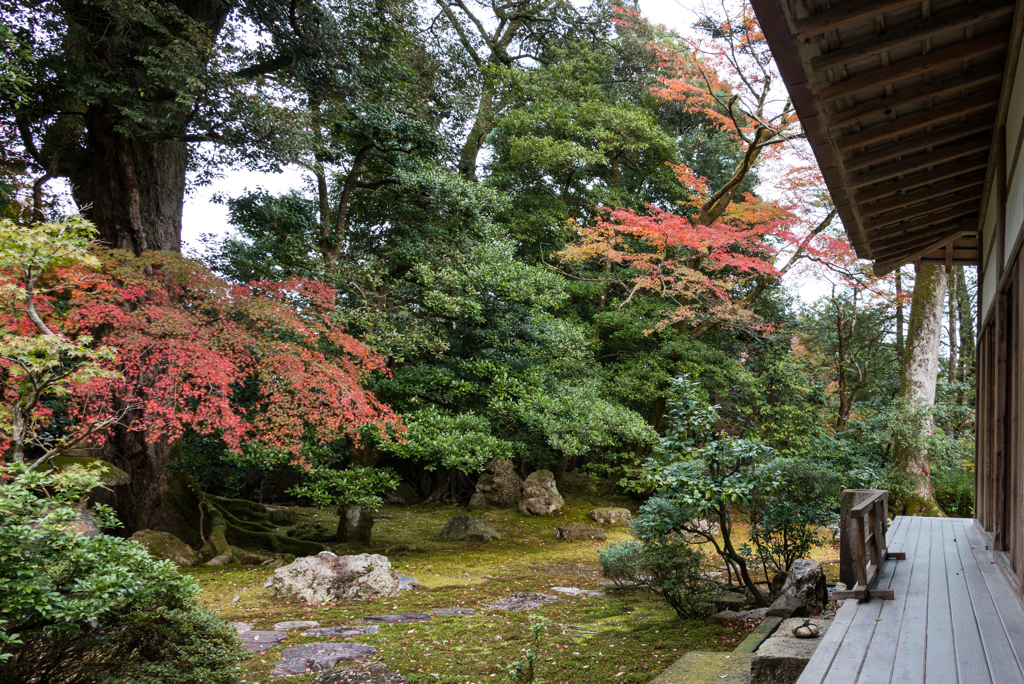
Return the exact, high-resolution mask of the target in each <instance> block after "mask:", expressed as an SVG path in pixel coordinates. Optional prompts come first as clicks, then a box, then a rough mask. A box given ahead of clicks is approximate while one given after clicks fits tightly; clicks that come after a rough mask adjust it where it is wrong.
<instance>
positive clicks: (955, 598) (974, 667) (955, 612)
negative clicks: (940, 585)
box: [937, 521, 1002, 684]
mask: <svg viewBox="0 0 1024 684" xmlns="http://www.w3.org/2000/svg"><path fill="white" fill-rule="evenodd" d="M937 527H939V528H940V529H941V530H942V554H943V557H944V559H945V564H946V586H947V587H948V589H949V612H950V618H951V621H952V623H953V648H954V650H955V654H956V668H957V677H958V678H959V680H960V684H992V675H991V674H990V673H989V669H988V660H987V659H986V658H985V647H984V646H983V645H982V642H981V632H980V631H979V629H978V620H977V618H976V617H975V615H974V605H973V603H972V601H971V595H970V589H969V588H968V587H967V578H966V577H965V575H964V568H963V564H962V563H961V562H960V551H959V549H958V548H957V545H958V544H959V538H960V537H962V536H963V526H961V525H957V524H956V523H952V522H947V521H944V522H943V524H940V525H938V526H937ZM958 535H959V537H958ZM1000 631H1002V628H1001V627H1000Z"/></svg>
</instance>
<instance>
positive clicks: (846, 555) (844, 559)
mask: <svg viewBox="0 0 1024 684" xmlns="http://www.w3.org/2000/svg"><path fill="white" fill-rule="evenodd" d="M877 493H878V492H877V491H876V490H873V489H844V490H843V494H842V500H841V503H840V507H839V581H840V582H842V583H843V584H845V585H846V586H847V587H849V588H851V589H852V588H853V585H854V584H856V583H857V530H856V528H855V527H854V525H856V524H858V523H859V524H860V525H861V542H860V543H861V549H863V548H864V541H863V539H864V537H863V530H864V522H865V521H864V520H854V519H851V518H850V509H851V508H853V507H854V506H856V505H857V504H859V503H860V502H861V501H864V500H865V499H870V498H871V497H872V496H874V495H875V494H877Z"/></svg>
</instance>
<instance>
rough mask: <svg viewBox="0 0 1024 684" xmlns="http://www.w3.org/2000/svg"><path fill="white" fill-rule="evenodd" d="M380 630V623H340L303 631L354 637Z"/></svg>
mask: <svg viewBox="0 0 1024 684" xmlns="http://www.w3.org/2000/svg"><path fill="white" fill-rule="evenodd" d="M379 630H380V625H362V626H361V627H346V626H345V625H339V626H338V627H320V628H319V629H307V630H306V631H305V632H303V633H302V636H341V637H352V636H363V635H366V634H376V633H377V632H378V631H379Z"/></svg>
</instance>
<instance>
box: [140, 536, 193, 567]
mask: <svg viewBox="0 0 1024 684" xmlns="http://www.w3.org/2000/svg"><path fill="white" fill-rule="evenodd" d="M129 539H130V540H131V541H137V542H139V543H140V544H142V546H144V547H145V549H146V551H147V552H149V555H150V556H152V557H153V558H156V559H157V560H169V561H171V562H172V563H174V564H175V565H177V566H178V567H179V568H188V567H191V566H193V565H196V564H198V563H199V554H198V553H196V552H195V551H194V550H192V547H191V546H189V545H188V544H186V543H185V542H183V541H181V540H180V539H178V538H177V537H175V536H174V535H173V534H170V533H169V532H157V531H156V530H139V531H138V532H136V533H135V534H133V535H132V536H131V537H129Z"/></svg>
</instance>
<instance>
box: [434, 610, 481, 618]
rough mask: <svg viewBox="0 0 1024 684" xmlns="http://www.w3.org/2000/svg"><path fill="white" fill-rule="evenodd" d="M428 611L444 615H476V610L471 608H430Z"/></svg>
mask: <svg viewBox="0 0 1024 684" xmlns="http://www.w3.org/2000/svg"><path fill="white" fill-rule="evenodd" d="M430 612H431V613H433V614H434V615H444V616H445V617H470V616H472V615H476V611H475V610H473V609H472V608H432V609H431V610H430Z"/></svg>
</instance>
